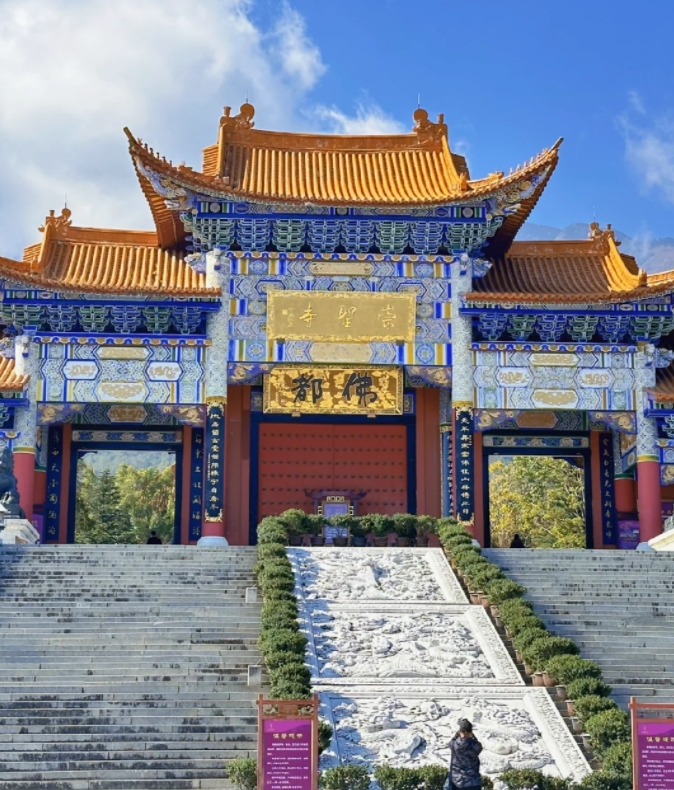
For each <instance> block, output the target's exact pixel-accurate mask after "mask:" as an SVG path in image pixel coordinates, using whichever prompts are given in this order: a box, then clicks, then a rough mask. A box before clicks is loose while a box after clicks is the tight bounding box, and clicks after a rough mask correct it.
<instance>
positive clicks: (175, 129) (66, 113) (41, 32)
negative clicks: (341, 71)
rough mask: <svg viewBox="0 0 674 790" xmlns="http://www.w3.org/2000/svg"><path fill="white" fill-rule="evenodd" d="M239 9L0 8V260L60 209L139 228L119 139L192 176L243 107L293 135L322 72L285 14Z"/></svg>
mask: <svg viewBox="0 0 674 790" xmlns="http://www.w3.org/2000/svg"><path fill="white" fill-rule="evenodd" d="M250 10H251V2H250V1H249V0H190V2H189V3H185V2H183V0H142V1H141V2H139V0H115V2H114V3H110V2H109V1H108V0H22V1H21V3H15V2H13V0H0V42H2V46H0V85H2V101H1V102H0V173H2V178H1V179H0V254H3V255H13V256H16V255H19V254H20V251H21V248H22V247H23V246H24V245H26V244H28V243H32V242H34V241H37V239H38V236H37V231H36V227H37V225H38V224H40V223H41V222H42V220H43V219H44V216H45V215H46V213H47V211H48V209H50V208H55V209H59V208H60V207H61V205H62V201H63V195H64V194H65V193H67V194H68V203H69V206H70V207H71V208H72V210H73V220H74V221H75V223H76V224H78V225H100V226H103V227H105V226H110V227H130V228H138V227H152V221H151V218H150V215H149V211H148V209H147V207H146V205H145V202H144V199H143V196H142V194H141V193H140V190H139V188H138V184H137V181H136V179H135V175H134V172H133V168H132V166H131V162H130V159H129V156H128V151H127V146H126V138H125V137H124V135H123V132H122V127H124V126H129V127H130V128H131V130H132V131H133V132H134V133H135V134H136V135H139V136H140V137H142V138H143V139H144V140H147V141H148V142H149V143H150V144H151V145H152V146H153V147H154V148H155V149H156V150H159V151H161V153H163V154H164V155H166V156H167V158H172V159H174V161H181V160H182V159H183V158H184V159H185V160H187V161H188V162H189V164H191V165H193V166H197V167H198V166H200V164H201V162H200V151H201V148H202V147H203V146H205V145H208V144H209V143H212V142H215V139H216V134H217V123H218V118H219V116H220V113H221V108H222V105H223V104H225V103H227V104H232V105H233V106H234V108H235V110H236V108H237V107H238V105H239V104H240V103H241V102H243V100H244V99H245V97H246V95H248V96H249V98H250V101H251V102H252V103H253V104H254V105H255V107H256V120H257V121H258V123H260V119H263V121H262V124H260V125H263V126H264V127H266V128H295V127H296V126H297V118H298V108H299V107H300V106H301V105H302V104H303V102H304V101H305V100H306V95H307V91H308V90H309V89H310V88H311V87H312V86H313V85H314V84H315V83H316V81H317V80H318V79H319V78H320V76H321V74H322V73H323V71H324V69H325V67H324V65H323V62H322V60H321V55H320V52H319V50H318V49H317V48H316V46H315V45H314V44H313V43H312V42H311V41H310V40H309V38H308V37H307V34H306V31H305V27H304V21H303V19H302V17H301V16H299V15H298V14H297V13H296V12H295V11H293V10H292V8H290V7H289V6H287V5H284V6H283V7H282V9H281V14H280V16H279V18H278V19H273V20H270V27H269V29H268V30H262V29H259V28H258V27H256V26H255V25H254V24H253V23H252V22H251V19H250V13H249V12H250Z"/></svg>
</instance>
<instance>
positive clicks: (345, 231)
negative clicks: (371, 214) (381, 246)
mask: <svg viewBox="0 0 674 790" xmlns="http://www.w3.org/2000/svg"><path fill="white" fill-rule="evenodd" d="M340 224H341V233H340V240H341V244H342V246H343V247H344V249H345V250H346V251H347V252H367V251H368V250H369V249H370V248H371V247H372V246H373V244H374V236H375V231H374V225H375V224H374V222H370V221H368V220H365V221H364V222H358V221H356V220H342V222H341V223H340Z"/></svg>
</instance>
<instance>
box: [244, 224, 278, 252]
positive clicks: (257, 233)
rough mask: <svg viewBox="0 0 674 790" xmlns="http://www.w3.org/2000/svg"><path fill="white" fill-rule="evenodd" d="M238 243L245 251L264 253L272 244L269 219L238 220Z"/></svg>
mask: <svg viewBox="0 0 674 790" xmlns="http://www.w3.org/2000/svg"><path fill="white" fill-rule="evenodd" d="M236 241H237V243H238V244H239V245H240V246H241V248H242V249H244V250H252V251H254V252H262V251H263V250H265V249H266V248H267V246H268V245H269V244H270V243H271V222H270V221H269V220H268V219H240V220H238V221H237V227H236Z"/></svg>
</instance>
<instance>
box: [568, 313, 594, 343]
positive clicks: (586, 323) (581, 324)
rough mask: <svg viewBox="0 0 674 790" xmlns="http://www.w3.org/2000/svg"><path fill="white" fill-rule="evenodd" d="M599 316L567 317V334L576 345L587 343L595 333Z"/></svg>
mask: <svg viewBox="0 0 674 790" xmlns="http://www.w3.org/2000/svg"><path fill="white" fill-rule="evenodd" d="M598 323H599V316H596V315H572V316H569V334H570V335H571V337H572V339H573V340H575V341H576V342H577V343H589V342H590V340H592V338H593V337H594V333H595V332H596V331H597V324H598Z"/></svg>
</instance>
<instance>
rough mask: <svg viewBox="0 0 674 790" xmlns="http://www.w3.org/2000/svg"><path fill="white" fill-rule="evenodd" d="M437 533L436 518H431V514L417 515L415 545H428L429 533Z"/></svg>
mask: <svg viewBox="0 0 674 790" xmlns="http://www.w3.org/2000/svg"><path fill="white" fill-rule="evenodd" d="M437 534H438V520H437V518H433V516H417V546H421V547H425V546H428V541H429V538H430V537H431V535H437Z"/></svg>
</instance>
